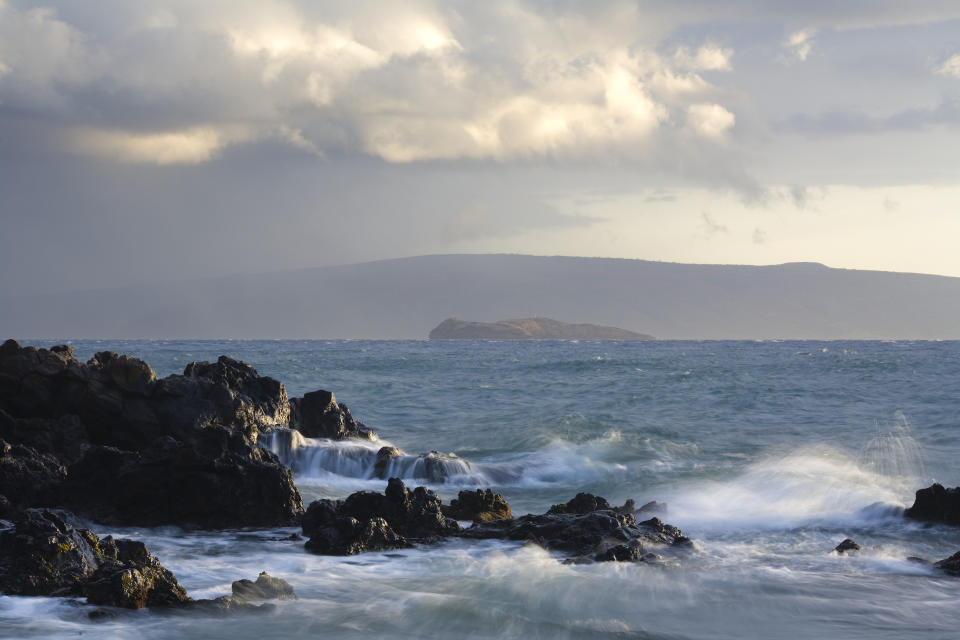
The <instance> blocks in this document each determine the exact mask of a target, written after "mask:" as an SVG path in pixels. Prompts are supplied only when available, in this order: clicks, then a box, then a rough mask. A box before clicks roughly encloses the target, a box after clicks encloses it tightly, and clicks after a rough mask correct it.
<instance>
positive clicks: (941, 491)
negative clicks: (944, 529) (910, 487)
mask: <svg viewBox="0 0 960 640" xmlns="http://www.w3.org/2000/svg"><path fill="white" fill-rule="evenodd" d="M904 515H906V516H907V517H908V518H913V519H914V520H925V521H927V522H941V523H943V524H949V525H953V526H960V487H953V488H949V489H948V488H945V487H944V486H943V485H941V484H933V485H931V486H929V487H927V488H926V489H920V490H919V491H917V494H916V498H915V499H914V501H913V506H912V507H910V508H909V509H907V510H906V511H905V512H904Z"/></svg>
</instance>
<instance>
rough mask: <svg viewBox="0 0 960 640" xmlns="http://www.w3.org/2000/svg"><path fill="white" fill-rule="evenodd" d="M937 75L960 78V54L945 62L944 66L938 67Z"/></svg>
mask: <svg viewBox="0 0 960 640" xmlns="http://www.w3.org/2000/svg"><path fill="white" fill-rule="evenodd" d="M937 73H939V74H940V75H944V76H953V77H954V78H960V53H955V54H953V55H952V56H950V57H949V58H947V59H946V60H944V61H943V64H941V65H940V66H939V67H937Z"/></svg>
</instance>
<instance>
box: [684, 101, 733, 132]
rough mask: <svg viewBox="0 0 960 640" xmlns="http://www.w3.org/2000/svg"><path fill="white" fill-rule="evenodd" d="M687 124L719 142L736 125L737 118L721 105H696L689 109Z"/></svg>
mask: <svg viewBox="0 0 960 640" xmlns="http://www.w3.org/2000/svg"><path fill="white" fill-rule="evenodd" d="M687 123H688V124H689V125H690V126H691V127H692V128H693V130H694V131H696V132H697V133H699V134H700V135H702V136H704V137H706V138H712V139H714V140H719V139H722V138H723V137H724V134H726V132H727V131H728V130H729V129H730V128H731V127H732V126H733V125H734V124H735V123H736V117H735V116H734V115H733V114H732V113H730V112H729V111H727V110H726V109H724V108H723V107H722V106H721V105H719V104H694V105H690V107H689V108H688V109H687Z"/></svg>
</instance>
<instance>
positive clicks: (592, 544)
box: [460, 494, 691, 561]
mask: <svg viewBox="0 0 960 640" xmlns="http://www.w3.org/2000/svg"><path fill="white" fill-rule="evenodd" d="M591 504H594V505H597V508H596V509H594V510H592V511H586V509H587V508H588V507H589V505H591ZM604 505H607V507H604ZM557 507H563V508H570V509H571V512H560V513H557V510H556V509H557ZM581 511H583V512H581ZM460 536H461V537H464V538H474V539H490V538H503V539H506V540H527V541H531V542H534V543H536V544H538V545H540V546H542V547H544V548H545V549H549V550H555V551H562V552H566V553H570V554H572V555H574V556H577V557H579V558H581V559H593V560H597V561H624V560H639V559H643V558H645V557H646V556H647V554H648V550H647V545H655V546H677V547H689V546H690V545H691V542H690V540H689V538H687V537H686V536H684V535H683V533H682V532H681V531H680V530H679V529H677V528H676V527H673V526H671V525H668V524H664V523H663V522H661V521H660V520H658V519H657V518H651V519H650V520H646V521H644V522H637V521H636V519H635V518H634V517H633V515H632V514H629V513H621V512H619V511H617V510H614V509H611V508H609V503H607V501H606V500H604V499H603V498H599V497H596V496H591V495H590V494H580V495H578V496H577V497H576V498H574V499H573V500H571V501H570V502H568V503H567V505H557V506H555V507H553V508H551V511H550V512H547V513H546V514H543V515H526V516H520V517H519V518H515V519H513V520H494V521H492V522H487V523H483V524H474V525H473V526H472V527H470V528H469V529H465V530H463V531H462V532H461V533H460Z"/></svg>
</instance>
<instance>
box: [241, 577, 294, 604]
mask: <svg viewBox="0 0 960 640" xmlns="http://www.w3.org/2000/svg"><path fill="white" fill-rule="evenodd" d="M230 588H231V590H232V591H233V596H234V597H235V598H242V599H244V600H296V599H297V595H296V594H295V593H294V592H293V587H291V586H290V583H289V582H287V581H286V580H284V579H283V578H274V577H273V576H271V575H270V574H268V573H267V572H266V571H263V572H261V573H260V575H259V576H257V579H256V581H252V580H246V579H244V580H237V581H235V582H234V583H233V584H232V585H231V586H230Z"/></svg>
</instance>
